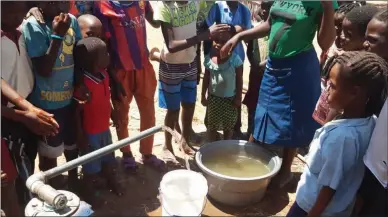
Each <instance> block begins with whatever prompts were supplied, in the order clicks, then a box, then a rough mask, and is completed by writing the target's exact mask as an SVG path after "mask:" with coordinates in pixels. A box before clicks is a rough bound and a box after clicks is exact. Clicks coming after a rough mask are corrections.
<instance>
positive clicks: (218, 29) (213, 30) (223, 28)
mask: <svg viewBox="0 0 388 217" xmlns="http://www.w3.org/2000/svg"><path fill="white" fill-rule="evenodd" d="M229 31H230V26H229V25H228V24H217V25H213V26H211V27H210V28H209V38H210V39H214V37H216V36H217V35H219V34H220V33H223V32H229Z"/></svg>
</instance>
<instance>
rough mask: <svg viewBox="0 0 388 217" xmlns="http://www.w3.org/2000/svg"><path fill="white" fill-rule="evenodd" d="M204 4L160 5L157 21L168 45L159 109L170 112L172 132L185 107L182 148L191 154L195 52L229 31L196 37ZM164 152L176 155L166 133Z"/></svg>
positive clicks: (168, 122) (168, 121) (222, 27)
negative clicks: (200, 43)
mask: <svg viewBox="0 0 388 217" xmlns="http://www.w3.org/2000/svg"><path fill="white" fill-rule="evenodd" d="M204 3H205V2H197V1H179V2H178V1H176V2H171V3H169V4H167V3H165V2H158V9H157V10H156V13H155V19H156V20H160V21H161V22H162V33H163V37H164V40H165V44H164V46H163V49H162V51H161V63H160V67H159V106H160V107H161V108H164V109H167V114H166V118H165V122H164V123H165V125H166V126H168V127H170V128H173V127H174V124H175V123H177V122H178V119H179V112H180V106H181V104H182V108H183V109H182V139H181V145H182V146H181V148H183V149H184V151H185V152H186V153H190V152H191V149H190V148H189V145H188V142H189V140H190V134H191V132H190V131H191V130H190V129H191V124H192V120H193V115H194V109H195V101H196V95H197V70H198V68H197V61H196V48H195V46H194V45H197V44H198V43H199V42H201V41H204V40H208V39H211V37H212V36H213V35H214V34H217V33H219V32H224V31H228V30H229V26H228V25H219V26H213V27H211V28H210V30H209V32H205V33H201V34H198V35H197V30H196V23H197V18H198V12H199V10H200V7H202V8H203V7H204V6H205V4H204ZM165 138H166V139H165V148H166V149H167V150H168V151H169V152H171V153H172V154H174V151H173V149H172V143H171V135H170V134H169V133H165Z"/></svg>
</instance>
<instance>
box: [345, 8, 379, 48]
mask: <svg viewBox="0 0 388 217" xmlns="http://www.w3.org/2000/svg"><path fill="white" fill-rule="evenodd" d="M377 12H378V8H377V7H375V6H372V5H365V6H362V7H358V8H354V9H353V10H351V11H350V12H349V13H347V14H346V15H345V19H344V21H343V22H342V34H341V46H342V49H343V50H345V51H356V50H363V49H364V46H363V44H364V41H365V32H366V28H367V26H368V23H369V21H370V20H371V19H372V18H373V16H374V15H375V14H376V13H377Z"/></svg>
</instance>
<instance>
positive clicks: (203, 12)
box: [197, 0, 216, 30]
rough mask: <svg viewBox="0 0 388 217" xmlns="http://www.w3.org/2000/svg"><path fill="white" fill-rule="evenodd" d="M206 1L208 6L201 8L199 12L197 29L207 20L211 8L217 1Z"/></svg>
mask: <svg viewBox="0 0 388 217" xmlns="http://www.w3.org/2000/svg"><path fill="white" fill-rule="evenodd" d="M202 1H203V0H202ZM204 2H205V3H206V6H205V7H204V9H203V10H200V11H199V13H198V18H197V30H199V28H201V27H202V26H203V24H204V23H205V22H206V19H207V16H208V14H209V11H210V9H211V8H212V6H213V5H214V4H215V3H216V2H215V1H204Z"/></svg>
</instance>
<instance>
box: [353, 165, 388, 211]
mask: <svg viewBox="0 0 388 217" xmlns="http://www.w3.org/2000/svg"><path fill="white" fill-rule="evenodd" d="M365 168H366V169H365V175H364V179H363V181H362V183H361V187H360V190H359V192H358V193H359V194H360V196H361V198H362V201H363V206H362V209H361V211H360V216H374V217H378V216H388V189H386V188H384V187H383V186H382V185H381V183H380V182H379V181H378V180H377V178H376V176H375V175H373V173H372V172H371V171H370V170H369V169H368V167H365Z"/></svg>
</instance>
